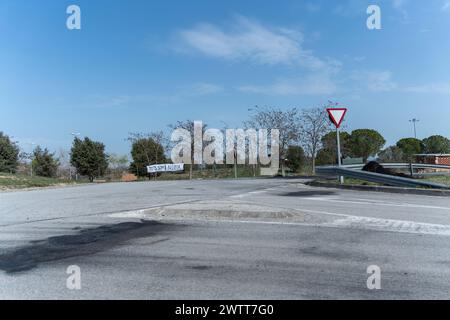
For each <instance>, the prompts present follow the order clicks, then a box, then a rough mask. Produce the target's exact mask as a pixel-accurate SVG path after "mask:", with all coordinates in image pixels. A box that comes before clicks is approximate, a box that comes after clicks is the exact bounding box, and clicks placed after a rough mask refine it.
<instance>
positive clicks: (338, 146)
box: [336, 128, 344, 184]
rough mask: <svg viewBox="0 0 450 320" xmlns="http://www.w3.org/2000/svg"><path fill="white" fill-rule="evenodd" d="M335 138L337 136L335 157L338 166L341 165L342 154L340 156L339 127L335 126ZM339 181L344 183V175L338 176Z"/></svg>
mask: <svg viewBox="0 0 450 320" xmlns="http://www.w3.org/2000/svg"><path fill="white" fill-rule="evenodd" d="M336 138H337V157H338V167H341V166H342V156H341V137H340V133H339V128H336ZM339 183H340V184H344V177H343V176H339Z"/></svg>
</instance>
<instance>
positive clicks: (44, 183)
mask: <svg viewBox="0 0 450 320" xmlns="http://www.w3.org/2000/svg"><path fill="white" fill-rule="evenodd" d="M81 182H82V181H77V182H75V181H70V180H66V179H58V178H47V177H38V176H33V177H31V176H27V175H19V174H9V173H0V190H8V189H24V188H40V187H51V186H62V185H71V184H77V183H81Z"/></svg>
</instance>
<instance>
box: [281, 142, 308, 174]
mask: <svg viewBox="0 0 450 320" xmlns="http://www.w3.org/2000/svg"><path fill="white" fill-rule="evenodd" d="M286 158H287V165H288V167H289V168H290V169H291V170H292V171H294V172H299V170H300V169H301V168H302V167H303V165H304V164H305V151H304V150H303V148H302V147H300V146H289V147H288V148H287V152H286Z"/></svg>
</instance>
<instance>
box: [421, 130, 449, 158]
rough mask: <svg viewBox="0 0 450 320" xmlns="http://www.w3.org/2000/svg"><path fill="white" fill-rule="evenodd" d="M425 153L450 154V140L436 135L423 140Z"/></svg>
mask: <svg viewBox="0 0 450 320" xmlns="http://www.w3.org/2000/svg"><path fill="white" fill-rule="evenodd" d="M423 146H424V151H423V152H425V153H441V154H443V153H450V140H449V139H447V138H446V137H443V136H439V135H435V136H431V137H428V138H426V139H424V140H423Z"/></svg>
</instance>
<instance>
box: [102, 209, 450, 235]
mask: <svg viewBox="0 0 450 320" xmlns="http://www.w3.org/2000/svg"><path fill="white" fill-rule="evenodd" d="M161 209H163V208H161ZM293 210H294V211H298V212H301V213H315V214H322V215H330V216H334V217H337V219H335V220H334V221H332V222H325V223H302V222H289V221H259V220H230V219H201V218H189V217H183V218H180V217H176V218H172V219H171V218H170V217H167V216H166V217H152V216H151V215H149V214H147V213H145V212H146V210H135V211H129V212H120V213H115V214H110V215H109V216H110V217H112V218H124V219H130V218H134V219H136V218H137V219H146V218H147V219H148V218H150V217H152V218H153V219H156V220H160V221H169V220H173V221H202V222H226V223H247V224H268V225H292V226H311V227H328V228H344V229H360V230H374V231H382V232H398V233H412V234H425V235H437V236H450V225H442V224H431V223H423V222H415V221H407V220H394V219H380V218H372V217H360V216H352V215H346V214H338V213H332V212H326V211H317V210H300V209H293Z"/></svg>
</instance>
